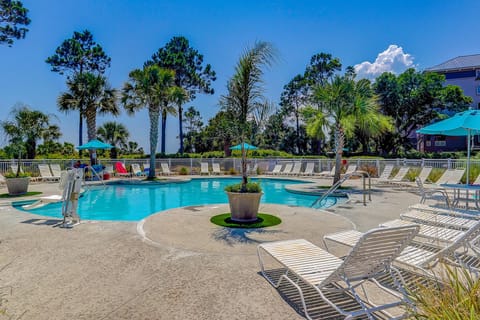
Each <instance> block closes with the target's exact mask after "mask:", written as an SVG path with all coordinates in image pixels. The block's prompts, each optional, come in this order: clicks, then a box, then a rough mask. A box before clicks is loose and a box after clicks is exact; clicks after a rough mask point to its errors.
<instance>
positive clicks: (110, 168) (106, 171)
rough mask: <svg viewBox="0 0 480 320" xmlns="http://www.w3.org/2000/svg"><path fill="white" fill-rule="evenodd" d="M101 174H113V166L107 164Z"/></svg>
mask: <svg viewBox="0 0 480 320" xmlns="http://www.w3.org/2000/svg"><path fill="white" fill-rule="evenodd" d="M103 172H105V173H108V174H113V165H111V164H109V165H106V166H105V169H103Z"/></svg>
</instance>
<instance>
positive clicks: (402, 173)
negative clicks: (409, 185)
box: [378, 166, 410, 184]
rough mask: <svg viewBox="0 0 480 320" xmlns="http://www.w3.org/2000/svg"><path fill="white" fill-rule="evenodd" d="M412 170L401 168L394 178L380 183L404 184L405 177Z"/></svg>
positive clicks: (405, 167)
mask: <svg viewBox="0 0 480 320" xmlns="http://www.w3.org/2000/svg"><path fill="white" fill-rule="evenodd" d="M409 170H410V167H408V166H403V167H400V169H399V170H398V171H397V174H396V175H394V176H393V177H391V178H389V179H386V180H379V181H378V183H380V184H381V183H384V184H398V183H401V182H403V180H404V179H405V176H406V175H407V173H408V171H409Z"/></svg>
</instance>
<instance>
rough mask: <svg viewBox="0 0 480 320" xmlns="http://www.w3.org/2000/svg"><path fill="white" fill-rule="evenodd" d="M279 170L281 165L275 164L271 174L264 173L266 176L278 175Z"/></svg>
mask: <svg viewBox="0 0 480 320" xmlns="http://www.w3.org/2000/svg"><path fill="white" fill-rule="evenodd" d="M281 170H282V165H281V164H276V165H275V167H274V168H273V170H272V171H271V172H266V174H271V175H277V174H280V171H281Z"/></svg>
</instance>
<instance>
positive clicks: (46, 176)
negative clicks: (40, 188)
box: [38, 164, 60, 182]
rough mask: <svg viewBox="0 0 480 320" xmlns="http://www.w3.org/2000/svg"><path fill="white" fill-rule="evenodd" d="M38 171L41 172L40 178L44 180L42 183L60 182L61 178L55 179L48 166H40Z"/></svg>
mask: <svg viewBox="0 0 480 320" xmlns="http://www.w3.org/2000/svg"><path fill="white" fill-rule="evenodd" d="M38 171H40V177H41V178H42V181H47V182H50V181H58V180H60V177H54V176H53V175H52V173H51V172H50V168H49V167H48V165H47V164H39V165H38Z"/></svg>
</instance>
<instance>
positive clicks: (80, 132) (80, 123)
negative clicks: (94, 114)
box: [78, 111, 83, 158]
mask: <svg viewBox="0 0 480 320" xmlns="http://www.w3.org/2000/svg"><path fill="white" fill-rule="evenodd" d="M79 115H80V119H79V121H78V145H79V146H81V145H82V144H83V115H82V111H79ZM78 157H79V158H81V157H82V150H78Z"/></svg>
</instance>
